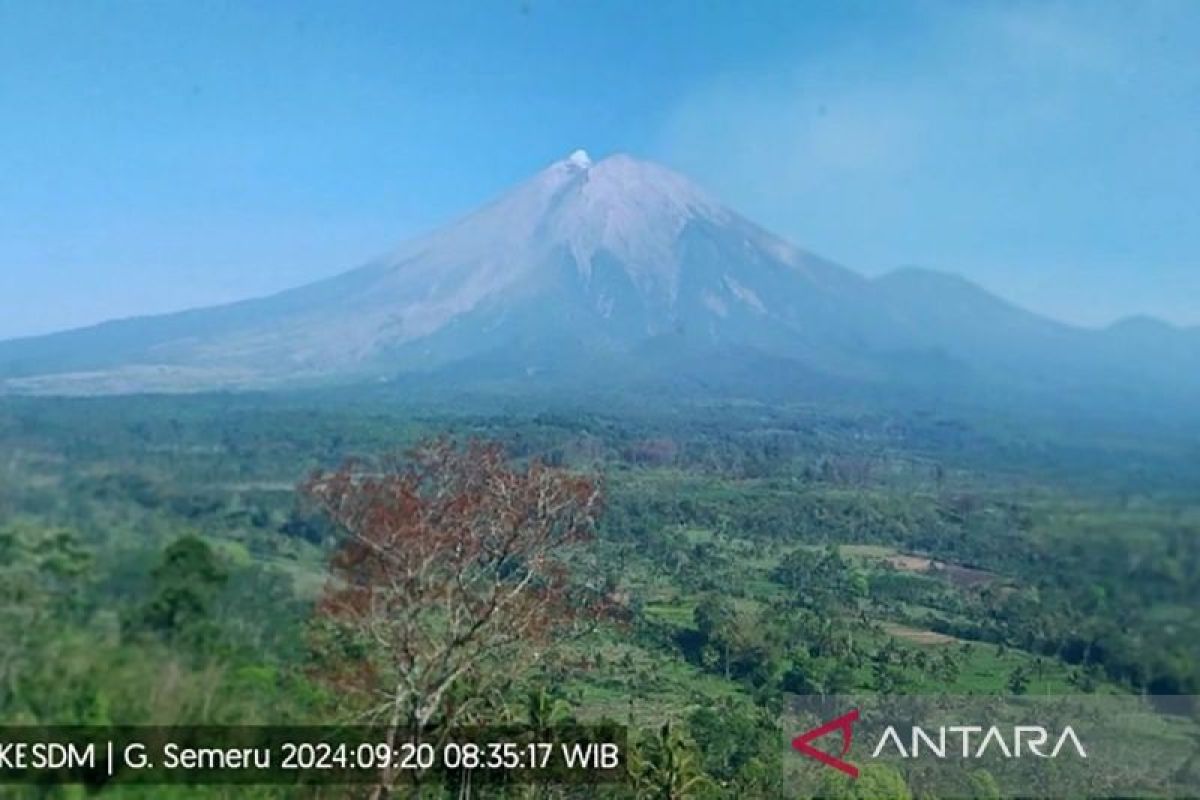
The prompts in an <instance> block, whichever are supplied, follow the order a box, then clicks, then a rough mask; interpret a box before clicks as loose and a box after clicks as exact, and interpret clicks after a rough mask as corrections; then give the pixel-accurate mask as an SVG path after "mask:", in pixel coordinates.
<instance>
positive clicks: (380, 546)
mask: <svg viewBox="0 0 1200 800" xmlns="http://www.w3.org/2000/svg"><path fill="white" fill-rule="evenodd" d="M302 488H303V491H304V493H305V494H306V495H307V496H308V497H310V498H312V499H313V500H315V501H316V503H317V504H318V506H319V507H320V508H321V509H323V510H324V512H325V513H326V514H327V515H328V516H329V518H330V519H331V520H332V521H333V522H334V523H335V524H336V525H337V526H338V528H340V529H341V531H342V532H343V534H344V538H343V540H342V543H341V544H340V546H339V547H338V548H337V550H336V551H335V553H334V555H333V557H332V559H331V562H330V573H331V574H330V580H329V582H328V584H327V586H326V588H325V590H324V593H323V596H322V598H321V600H320V603H319V606H318V613H317V618H318V622H319V623H320V626H321V628H322V629H323V630H324V632H325V633H326V634H327V635H328V638H327V639H326V645H327V646H326V647H325V648H324V652H325V653H326V654H327V655H328V656H330V660H329V664H328V666H327V669H326V670H325V672H324V675H325V677H326V678H327V679H328V680H330V681H331V682H332V683H333V684H334V685H335V687H336V688H337V689H338V691H339V693H341V694H342V696H343V697H348V698H351V702H354V703H356V704H357V705H358V706H359V708H361V709H362V710H363V712H364V716H366V717H369V718H370V720H371V721H372V722H374V723H381V724H383V725H385V726H386V727H387V730H388V732H389V736H390V737H393V738H394V737H395V736H397V735H398V734H399V733H400V732H401V731H404V732H409V733H413V734H415V735H420V733H421V732H422V731H425V730H427V729H429V728H430V727H431V726H439V727H441V726H449V725H453V724H456V723H457V722H459V720H460V719H461V718H462V715H463V714H464V712H466V710H467V708H468V707H469V705H470V703H471V701H472V699H473V698H471V697H468V698H466V699H465V701H464V700H463V699H462V698H457V699H455V694H456V692H455V689H456V687H461V686H462V685H464V684H468V685H470V686H471V688H472V689H473V690H477V689H478V688H479V687H482V686H484V685H486V684H487V683H488V681H489V680H490V679H493V678H495V677H496V676H498V675H503V676H506V677H511V676H512V675H514V674H518V673H519V672H520V670H521V669H522V668H523V667H527V666H529V665H530V664H531V663H532V662H535V661H537V660H538V659H539V658H540V657H541V655H542V654H543V652H544V650H545V648H547V647H548V646H551V645H553V644H554V642H555V641H557V640H559V639H560V638H561V637H562V636H563V635H565V634H566V633H567V632H568V631H570V630H571V629H573V628H576V626H578V625H579V624H580V622H581V621H583V620H584V619H586V618H587V617H589V616H591V615H594V614H600V613H604V611H605V599H604V597H603V596H602V594H599V593H597V594H593V595H592V596H590V597H588V596H587V592H586V591H585V590H584V589H583V587H580V586H579V585H578V584H577V583H576V582H574V581H572V579H571V574H570V571H569V569H568V565H567V560H566V559H567V557H568V555H569V553H570V552H571V551H572V550H573V549H574V548H576V547H577V546H578V545H580V544H582V543H584V542H586V541H588V540H589V539H590V538H591V537H592V535H593V530H594V525H595V522H596V518H597V515H598V514H599V512H600V510H601V506H602V495H601V491H600V489H599V488H598V485H597V482H596V481H595V480H594V479H592V478H589V477H586V476H583V475H579V474H574V473H571V472H568V471H565V470H562V469H555V468H551V467H548V466H545V465H544V464H542V463H540V462H537V461H535V462H533V463H531V464H529V465H528V466H526V467H523V468H518V467H514V466H513V465H511V464H510V463H509V462H508V461H507V459H506V458H505V454H504V452H503V450H502V448H501V447H500V446H499V445H496V444H493V443H485V442H478V441H476V442H471V443H469V444H467V445H466V446H461V447H460V446H458V445H456V444H454V443H453V442H450V441H447V440H435V441H430V442H425V443H423V444H421V445H419V446H417V447H416V448H415V449H414V450H413V451H412V452H411V453H410V454H409V456H408V458H407V459H405V460H403V461H398V462H397V461H391V462H388V463H384V464H381V465H378V466H374V467H369V466H367V465H364V464H355V463H351V464H347V465H345V466H343V467H342V468H341V469H339V470H337V471H335V472H329V473H318V474H316V475H314V476H313V477H311V478H310V479H309V480H308V481H307V482H306V483H305V484H304V486H303V487H302ZM457 694H461V692H459V693H457ZM475 699H477V698H475ZM393 743H394V742H393ZM388 777H390V776H385V778H384V780H385V785H386V782H387V780H388Z"/></svg>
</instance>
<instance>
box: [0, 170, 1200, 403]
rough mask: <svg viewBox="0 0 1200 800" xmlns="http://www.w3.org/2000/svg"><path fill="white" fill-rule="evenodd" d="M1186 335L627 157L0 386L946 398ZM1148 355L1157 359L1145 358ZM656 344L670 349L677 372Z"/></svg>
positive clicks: (1167, 350) (1176, 362)
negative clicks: (973, 273)
mask: <svg viewBox="0 0 1200 800" xmlns="http://www.w3.org/2000/svg"><path fill="white" fill-rule="evenodd" d="M1194 338H1195V337H1194V336H1191V335H1190V334H1189V333H1188V332H1187V331H1178V332H1174V333H1173V332H1172V331H1171V330H1170V329H1169V327H1168V328H1154V327H1153V326H1148V325H1146V324H1136V325H1125V326H1121V325H1114V326H1110V327H1109V328H1105V329H1102V330H1100V331H1093V330H1089V329H1085V328H1079V327H1076V326H1071V325H1068V324H1066V323H1062V322H1057V321H1054V320H1051V319H1049V318H1047V317H1043V316H1041V315H1038V314H1035V313H1033V312H1031V311H1028V310H1026V309H1023V308H1021V307H1019V306H1017V305H1015V304H1013V303H1010V302H1008V301H1006V300H1003V299H1001V298H999V297H997V296H995V295H993V294H991V293H989V292H987V291H985V290H984V289H982V288H981V287H979V286H977V285H975V284H973V283H971V282H970V281H968V280H966V279H965V278H962V277H960V276H956V275H954V274H953V273H944V272H937V271H933V270H927V269H919V268H906V269H901V270H896V271H893V272H891V273H887V274H885V275H882V276H877V277H874V278H867V277H865V276H863V275H861V274H859V273H857V272H854V271H853V270H850V269H847V268H845V267H842V266H840V265H838V264H835V263H833V262H831V261H828V260H826V259H823V258H821V257H819V256H817V255H815V254H812V253H810V252H808V251H805V250H803V249H801V248H799V247H797V246H795V245H793V244H791V243H790V242H787V241H786V240H784V239H782V238H780V237H778V236H775V235H774V234H772V233H770V232H769V231H767V230H765V229H763V228H761V227H760V226H758V225H757V224H755V223H754V222H752V221H751V220H749V219H747V218H745V217H743V216H742V215H740V214H738V213H737V212H736V211H734V210H732V209H730V208H728V207H726V206H724V205H723V204H721V203H720V202H719V201H717V200H716V199H715V198H713V197H712V195H710V194H709V193H708V192H706V191H704V190H702V189H700V188H699V187H697V186H696V185H695V184H693V183H692V182H691V181H690V180H688V179H687V178H685V177H684V176H682V175H680V174H678V173H675V172H673V171H671V170H669V169H667V168H665V167H662V166H659V165H657V164H653V163H650V162H646V161H641V160H638V159H635V158H632V157H630V156H628V155H625V154H616V155H612V156H609V157H607V158H604V159H602V160H600V161H595V162H594V161H592V159H591V158H590V157H589V156H588V155H587V154H586V153H585V152H584V151H576V152H574V153H572V154H571V155H569V156H568V157H566V158H564V159H561V160H559V161H556V162H553V163H552V164H550V165H548V166H547V167H546V168H545V169H543V170H541V171H539V172H538V173H536V174H535V175H534V176H532V177H531V178H530V179H528V180H526V181H524V182H522V183H520V184H518V185H517V186H515V187H514V188H512V189H510V190H509V191H507V192H504V193H502V194H501V195H499V196H498V197H496V198H495V199H493V200H491V201H490V202H488V203H486V204H485V205H484V206H482V207H481V208H480V209H478V210H476V211H474V212H471V213H469V214H466V215H464V216H462V217H459V218H457V219H456V220H453V221H451V222H450V223H448V224H447V225H445V226H442V227H440V228H437V229H435V230H433V231H430V232H428V233H426V234H423V235H421V236H418V237H416V238H414V239H411V240H409V241H407V242H404V243H402V244H401V245H400V246H399V247H397V248H394V249H393V250H392V251H390V252H389V253H386V254H384V255H382V256H380V257H378V258H375V259H372V260H371V261H368V262H366V263H365V264H364V265H363V266H361V267H358V268H355V269H352V270H349V271H347V272H344V273H341V274H338V275H335V276H333V277H330V278H326V279H323V280H320V281H316V282H314V283H310V284H306V285H303V286H299V287H296V288H293V289H288V290H285V291H282V292H278V293H275V294H272V295H268V296H265V297H260V298H251V299H246V300H241V301H237V302H234V303H229V304H224V305H221V306H215V307H208V308H198V309H191V310H188V311H182V312H175V313H171V314H163V315H154V316H149V317H133V318H128V319H125V320H116V321H110V322H105V323H101V324H99V325H95V326H89V327H87V328H83V329H76V330H72V331H65V332H60V333H56V334H48V335H43V336H39V337H30V338H26V339H17V340H8V341H3V342H0V391H4V392H9V393H14V392H16V393H27V392H32V393H61V392H67V393H82V394H87V393H110V392H131V391H132V392H136V391H200V390H206V389H230V388H232V389H245V388H255V389H257V388H284V387H287V386H297V385H312V384H321V383H324V382H343V383H344V382H353V381H358V380H373V381H378V380H393V381H401V382H403V381H406V380H415V379H418V378H419V377H420V376H422V375H429V374H432V373H437V372H438V371H448V373H453V374H455V375H460V379H461V380H463V381H469V380H470V375H469V374H466V372H465V371H464V370H463V369H461V367H462V365H464V364H475V365H477V367H476V368H477V370H478V371H479V372H480V373H489V374H490V373H497V372H499V373H505V374H507V375H508V376H509V379H511V380H513V381H516V382H518V383H520V382H525V383H529V382H533V381H538V380H549V378H548V377H545V376H550V375H556V374H568V373H569V374H572V375H577V376H580V377H581V378H586V377H587V373H588V372H589V370H588V369H587V368H586V365H587V364H589V363H596V364H600V363H605V364H612V365H613V366H612V369H611V370H597V371H596V372H597V374H596V376H595V377H596V379H599V378H600V375H599V374H598V373H599V372H604V373H605V374H604V376H603V378H604V379H605V380H620V379H621V375H622V374H623V373H629V374H643V373H647V372H653V371H654V370H658V371H659V372H660V373H664V372H670V371H673V370H691V371H694V372H695V373H696V374H695V375H691V376H690V377H689V378H688V379H687V380H684V382H685V383H689V382H690V383H694V384H699V385H703V384H705V382H706V381H707V382H708V383H713V382H714V375H715V374H716V373H717V372H725V373H728V374H729V375H731V376H732V375H737V376H740V377H739V378H738V380H742V381H743V382H744V383H746V384H747V385H746V386H744V387H742V389H741V391H744V392H746V393H749V394H753V393H754V391H755V387H754V385H753V384H754V381H752V380H748V379H747V375H748V371H747V370H746V369H744V368H734V365H732V364H730V363H728V362H729V361H730V360H731V359H741V360H743V361H745V362H747V363H749V362H757V361H758V359H760V358H761V361H762V363H763V364H764V365H766V364H770V365H771V366H770V367H766V366H764V369H769V370H770V371H773V372H779V371H782V372H785V373H786V372H788V371H789V369H791V370H794V371H795V373H796V375H804V376H805V381H804V382H805V383H806V385H811V383H812V380H811V378H812V375H814V374H822V375H826V376H828V378H829V380H830V381H831V384H832V383H837V382H839V381H850V382H861V383H865V384H878V385H881V386H882V385H886V384H888V383H889V382H896V381H900V382H905V381H907V382H909V383H911V384H914V385H916V384H919V383H920V382H921V381H925V382H927V383H928V384H929V385H931V386H932V385H937V386H938V387H942V388H944V386H945V385H946V383H947V382H948V381H965V380H975V378H973V377H964V376H974V375H979V376H984V377H983V378H981V380H983V381H984V382H985V383H986V382H987V380H992V381H1000V382H1003V381H1006V380H1011V377H1008V376H1011V375H1012V374H1014V373H1015V374H1016V377H1017V378H1018V379H1020V380H1021V381H1025V379H1026V378H1029V379H1031V380H1032V383H1034V384H1037V383H1039V382H1042V383H1049V384H1055V385H1063V386H1067V387H1071V388H1072V389H1073V390H1078V389H1079V387H1085V386H1086V387H1091V388H1104V387H1109V388H1111V387H1112V386H1114V385H1115V386H1116V387H1117V388H1118V389H1119V388H1120V384H1121V383H1122V382H1123V381H1130V380H1137V381H1148V382H1149V383H1152V384H1156V385H1157V384H1164V385H1166V386H1167V388H1170V387H1169V385H1170V384H1171V383H1172V381H1173V380H1174V378H1173V376H1175V375H1177V374H1178V372H1179V370H1180V369H1182V368H1190V367H1191V366H1192V365H1193V364H1196V365H1200V356H1198V355H1197V351H1198V350H1200V348H1198V347H1196V346H1195V345H1194V343H1193V342H1192V339H1194ZM1148 344H1149V346H1151V348H1152V349H1158V350H1161V351H1162V356H1163V357H1162V361H1163V363H1161V364H1158V363H1157V362H1155V361H1154V360H1153V359H1148V358H1146V353H1144V352H1143V353H1140V354H1139V350H1144V349H1145V348H1146V347H1147V346H1148ZM647 348H649V349H647ZM650 352H654V353H676V354H677V355H678V358H677V359H676V362H677V363H673V362H672V360H671V358H670V357H669V356H663V355H659V356H656V357H655V358H650V357H649V356H647V353H650ZM703 353H708V354H709V355H708V356H707V357H705V356H704V355H701V354H703ZM734 353H737V354H741V355H736V356H735V355H731V354H734ZM689 354H690V355H689ZM1131 362H1133V363H1131ZM788 364H790V365H792V366H791V367H790V368H789V367H787V366H786V365H788ZM581 365H583V368H582V369H580V366H581ZM1197 372H1200V369H1198V370H1197ZM580 373H582V375H580ZM705 373H707V374H705ZM922 376H923V377H922ZM986 376H991V377H990V378H986ZM676 377H681V378H683V377H688V376H676ZM773 377H779V376H773ZM690 378H695V380H694V381H693V380H690ZM985 378H986V379H985ZM672 380H674V379H672ZM716 382H717V383H721V381H716ZM1026 382H1027V381H1026ZM728 383H730V387H729V389H730V390H731V391H735V392H736V391H738V389H737V381H735V380H732V379H731V380H730V381H729V382H728ZM1183 383H1185V384H1186V383H1188V382H1187V381H1183ZM942 388H939V391H940V390H942ZM1188 388H1189V390H1190V388H1191V385H1190V384H1188Z"/></svg>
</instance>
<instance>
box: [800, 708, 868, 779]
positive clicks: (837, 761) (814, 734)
mask: <svg viewBox="0 0 1200 800" xmlns="http://www.w3.org/2000/svg"><path fill="white" fill-rule="evenodd" d="M855 722H858V709H857V708H856V709H854V710H853V711H850V712H848V713H846V714H842V715H841V716H840V717H838V718H837V719H831V720H830V721H829V722H826V723H825V724H823V725H821V726H820V727H818V728H813V729H812V730H811V731H807V732H805V733H802V734H800V735H799V736H797V737H796V738H795V739H792V747H793V748H795V749H796V750H798V751H799V752H800V753H802V754H804V755H806V756H808V757H809V758H813V759H816V760H817V761H820V762H821V763H822V764H824V765H825V766H827V767H833V768H834V769H836V770H840V771H841V772H844V773H846V774H847V775H849V776H850V777H851V778H857V777H858V767H856V766H854V765H853V764H851V763H850V762H848V761H843V760H842V757H844V756H845V755H846V754H847V753H849V752H850V744H851V743H852V742H853V741H854V723H855ZM834 731H841V732H842V752H840V753H838V755H837V756H831V755H829V753H826V752H825V751H824V750H818V749H817V748H815V747H813V746H812V745H811V744H809V742H811V741H813V740H814V739H820V738H821V737H822V736H824V735H826V734H828V733H833V732H834Z"/></svg>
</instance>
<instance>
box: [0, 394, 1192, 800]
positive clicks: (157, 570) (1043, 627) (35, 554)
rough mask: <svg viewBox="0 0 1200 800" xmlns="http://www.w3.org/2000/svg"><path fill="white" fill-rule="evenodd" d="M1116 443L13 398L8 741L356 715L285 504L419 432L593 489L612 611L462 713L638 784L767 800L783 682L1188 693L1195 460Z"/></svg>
mask: <svg viewBox="0 0 1200 800" xmlns="http://www.w3.org/2000/svg"><path fill="white" fill-rule="evenodd" d="M1128 428H1129V429H1128V430H1121V429H1120V427H1119V426H1112V425H1104V424H1102V423H1101V422H1094V423H1089V422H1088V421H1087V420H1077V421H1075V423H1074V424H1073V425H1071V426H1067V425H1059V424H1050V423H1049V422H1042V423H1037V422H1030V421H1028V420H1026V421H1024V422H1020V421H1017V420H1011V419H1002V418H989V419H983V420H969V419H968V418H964V417H961V416H955V415H950V414H941V413H935V412H929V411H926V412H917V411H909V412H905V413H900V412H896V413H883V412H879V411H874V412H868V411H860V410H855V409H842V410H840V411H828V410H822V409H818V408H812V407H803V406H795V407H787V406H763V405H757V404H741V405H734V404H729V405H720V406H717V405H688V406H685V407H679V408H675V409H671V410H667V409H662V408H645V409H642V410H641V411H640V412H638V413H633V412H629V413H625V412H624V411H623V410H622V413H615V412H613V411H611V410H610V411H609V412H605V413H601V412H596V411H594V410H587V409H585V408H581V407H580V406H578V405H572V404H568V403H556V404H546V405H544V406H541V407H539V408H536V409H532V410H531V409H530V408H528V407H525V408H522V406H521V404H520V403H518V402H516V401H515V400H513V401H508V402H506V403H504V404H497V405H495V406H494V407H493V408H492V409H491V410H487V409H483V408H481V407H480V405H479V404H463V405H461V406H455V405H454V404H442V405H440V406H429V405H420V404H415V403H410V404H404V403H396V402H387V401H385V400H384V399H380V398H366V399H359V400H354V399H353V398H347V397H345V396H340V395H338V396H333V395H292V396H287V395H283V396H277V397H271V396H257V395H211V396H195V397H177V398H176V397H136V398H121V399H88V400H84V399H75V400H65V399H17V398H10V399H5V400H3V401H0V721H4V722H7V723H16V724H31V723H83V724H110V723H129V724H138V723H156V724H177V723H178V724H182V723H199V722H204V723H245V724H262V723H290V722H322V721H328V720H331V719H341V718H344V717H345V716H346V715H347V714H350V713H352V712H353V709H351V708H348V707H347V700H346V697H345V696H343V695H341V694H339V693H338V692H336V691H333V690H332V689H331V686H330V684H329V682H328V681H326V680H323V678H322V675H321V672H320V669H319V666H320V659H321V657H322V655H323V654H322V652H320V648H321V646H322V640H321V637H320V636H319V635H317V634H318V631H316V630H315V627H314V610H315V608H316V605H317V603H318V600H319V599H320V597H321V596H322V592H323V591H324V590H325V587H326V586H327V585H328V565H329V559H330V556H331V554H332V553H333V552H335V551H336V549H337V548H338V547H339V546H340V543H341V541H342V536H343V532H342V531H339V528H338V526H336V525H335V524H333V523H332V522H331V520H330V518H329V516H328V515H326V514H323V513H322V511H321V509H320V508H319V507H318V505H317V504H315V503H313V502H311V500H306V498H305V497H304V495H303V493H302V492H299V491H298V488H297V487H298V486H299V485H300V484H301V483H302V482H303V481H305V479H306V478H308V477H309V476H310V475H311V474H312V473H313V472H314V471H316V470H331V469H335V468H336V467H337V466H338V465H339V464H341V463H342V462H343V461H344V460H345V459H346V458H348V457H351V456H360V457H365V458H378V457H383V456H386V455H389V454H397V453H403V452H404V451H405V449H406V448H408V447H410V446H411V445H412V444H413V443H415V442H417V441H419V440H422V439H425V438H427V437H431V436H450V437H453V439H455V440H457V441H459V442H466V441H468V440H471V439H481V440H490V441H494V442H497V443H499V445H501V446H502V447H503V449H504V451H505V453H506V458H507V459H509V461H510V463H511V464H512V465H514V466H513V468H514V469H518V470H519V469H524V468H525V467H527V466H528V465H530V464H532V463H540V464H543V465H545V466H546V467H547V468H550V469H561V470H563V471H565V472H567V473H570V474H573V475H581V476H587V477H588V479H589V480H595V481H596V485H597V486H599V487H602V490H603V495H604V513H603V514H602V515H601V516H599V517H598V519H597V526H596V529H595V535H594V537H591V538H590V539H589V541H588V542H587V544H586V546H583V547H580V548H577V549H576V550H574V551H573V553H572V554H571V556H570V559H571V564H570V566H571V570H572V574H573V575H574V576H575V578H576V579H577V580H578V581H579V583H580V584H581V585H587V586H590V587H601V588H602V590H603V592H604V593H605V596H607V597H611V598H617V599H619V601H620V606H621V609H622V613H621V614H620V615H617V616H616V617H614V619H612V620H610V621H608V622H605V623H604V624H600V625H597V626H596V627H594V629H592V630H590V631H589V632H587V633H586V634H585V635H583V636H582V637H579V638H572V639H571V640H570V641H567V642H565V643H564V644H563V646H562V647H559V648H556V650H555V651H554V654H553V657H552V658H546V659H543V660H541V661H539V662H538V663H537V664H536V666H534V667H531V668H530V669H528V670H522V671H520V672H519V673H518V672H516V671H514V673H513V674H512V675H511V676H510V679H509V680H506V681H501V682H500V683H499V685H497V686H494V687H489V692H492V694H493V695H494V697H495V698H496V700H495V702H494V703H490V704H488V705H487V707H486V708H482V709H481V710H480V711H479V713H480V714H481V715H483V716H482V717H481V719H490V718H496V719H501V718H503V719H534V718H537V719H543V718H548V717H550V716H553V717H555V718H561V719H571V720H583V721H595V720H604V719H607V720H615V721H617V722H619V723H622V724H628V725H629V726H630V727H631V729H632V730H633V731H634V734H635V735H634V745H635V753H636V758H635V759H634V766H635V770H634V772H635V777H634V784H635V786H634V787H633V789H635V790H637V791H639V792H641V793H642V794H643V795H645V796H663V797H668V796H669V797H776V796H779V795H780V794H782V793H784V791H785V789H784V787H786V785H787V781H788V775H789V770H791V769H793V762H792V760H791V759H790V758H789V756H788V753H787V749H786V748H787V741H788V737H787V736H786V735H785V734H784V731H783V729H782V727H781V725H782V723H781V719H782V715H783V714H784V711H785V708H786V702H787V701H786V698H787V696H788V694H790V693H796V694H812V693H838V692H849V691H876V692H917V693H921V692H952V693H974V692H982V693H1009V692H1015V693H1025V692H1030V693H1065V692H1109V693H1112V692H1116V693H1125V692H1137V693H1151V694H1154V693H1157V694H1194V693H1200V668H1198V667H1197V664H1198V663H1200V613H1198V612H1197V608H1198V607H1200V604H1198V599H1200V494H1197V487H1198V486H1200V458H1198V457H1197V455H1198V454H1200V440H1198V439H1197V438H1196V436H1195V435H1194V433H1193V434H1192V435H1191V437H1190V438H1189V436H1188V435H1178V432H1161V431H1159V432H1157V433H1155V432H1154V431H1149V432H1147V430H1145V429H1141V428H1138V426H1136V425H1133V424H1130V425H1129V426H1128ZM1168 433H1169V435H1168ZM457 690H458V691H462V692H465V693H469V692H470V691H471V686H470V685H469V684H464V685H462V686H460V687H458V689H457ZM489 715H490V716H489ZM872 780H873V781H875V783H876V784H878V786H883V787H887V788H886V790H885V791H886V792H887V793H888V796H905V793H906V792H907V791H908V788H907V787H906V786H905V783H904V779H903V777H902V776H899V775H888V774H883V775H874V776H872ZM980 784H981V785H985V784H987V781H986V780H983V779H980ZM873 785H875V784H873ZM664 787H665V788H664ZM672 787H673V788H672ZM835 788H836V787H835ZM546 791H547V792H549V791H550V790H546ZM612 791H616V790H615V789H614V790H612ZM830 791H831V792H834V788H831V789H830ZM838 791H840V790H838ZM671 792H674V793H673V794H672V793H671ZM262 793H263V796H277V795H272V794H271V790H267V789H264V790H262ZM129 796H134V795H133V794H130V795H129ZM145 796H161V795H145ZM188 796H192V795H188ZM551 796H552V795H551ZM980 796H983V795H980Z"/></svg>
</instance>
